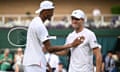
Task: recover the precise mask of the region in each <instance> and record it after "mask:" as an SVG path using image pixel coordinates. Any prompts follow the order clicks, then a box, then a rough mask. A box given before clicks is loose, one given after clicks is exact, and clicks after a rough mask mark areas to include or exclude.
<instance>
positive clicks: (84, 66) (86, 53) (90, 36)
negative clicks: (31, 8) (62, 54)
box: [66, 28, 99, 72]
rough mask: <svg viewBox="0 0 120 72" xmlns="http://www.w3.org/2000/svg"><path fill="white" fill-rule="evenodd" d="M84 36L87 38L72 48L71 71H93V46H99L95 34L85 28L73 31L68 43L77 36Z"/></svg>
mask: <svg viewBox="0 0 120 72" xmlns="http://www.w3.org/2000/svg"><path fill="white" fill-rule="evenodd" d="M79 36H84V37H85V40H84V42H83V43H82V44H80V45H79V46H77V47H76V48H71V49H70V50H71V57H70V66H69V72H93V48H95V47H99V44H98V43H97V40H96V36H95V34H94V33H93V32H92V31H90V30H88V29H86V28H84V29H83V30H82V31H81V32H79V33H76V32H75V31H73V32H72V33H70V34H69V35H68V37H67V40H66V44H68V43H71V42H73V41H74V40H75V39H76V38H77V37H79Z"/></svg>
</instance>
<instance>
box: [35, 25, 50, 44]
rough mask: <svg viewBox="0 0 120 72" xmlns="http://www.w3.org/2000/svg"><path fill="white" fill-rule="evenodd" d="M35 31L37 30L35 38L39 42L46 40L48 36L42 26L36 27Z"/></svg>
mask: <svg viewBox="0 0 120 72" xmlns="http://www.w3.org/2000/svg"><path fill="white" fill-rule="evenodd" d="M36 30H37V31H36V32H37V37H38V39H39V40H40V41H41V42H44V41H46V40H48V36H49V34H48V31H47V29H46V27H45V26H44V25H41V27H38V28H37V29H36Z"/></svg>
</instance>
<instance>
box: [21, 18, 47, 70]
mask: <svg viewBox="0 0 120 72" xmlns="http://www.w3.org/2000/svg"><path fill="white" fill-rule="evenodd" d="M47 39H48V31H47V29H46V27H45V26H44V24H43V22H42V20H41V18H40V17H35V18H34V19H33V20H32V22H31V23H30V25H29V28H28V32H27V45H26V48H25V52H24V58H23V65H24V66H28V65H40V67H41V68H42V69H46V59H45V55H44V52H43V51H42V48H43V47H42V46H43V42H44V41H45V40H47Z"/></svg>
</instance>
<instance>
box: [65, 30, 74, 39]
mask: <svg viewBox="0 0 120 72" xmlns="http://www.w3.org/2000/svg"><path fill="white" fill-rule="evenodd" d="M74 33H75V31H73V32H71V33H69V34H68V36H67V38H69V37H71V36H73V35H74Z"/></svg>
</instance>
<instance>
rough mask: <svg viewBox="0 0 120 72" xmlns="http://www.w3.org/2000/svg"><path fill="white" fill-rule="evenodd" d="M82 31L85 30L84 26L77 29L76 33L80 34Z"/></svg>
mask: <svg viewBox="0 0 120 72" xmlns="http://www.w3.org/2000/svg"><path fill="white" fill-rule="evenodd" d="M82 30H83V27H82V26H81V27H79V28H77V29H75V31H76V33H79V32H81V31H82Z"/></svg>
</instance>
